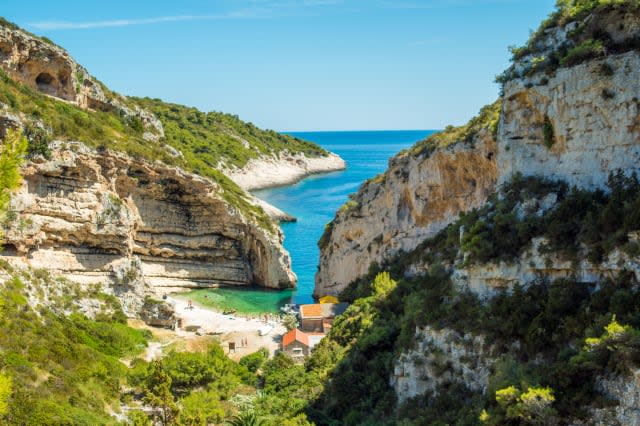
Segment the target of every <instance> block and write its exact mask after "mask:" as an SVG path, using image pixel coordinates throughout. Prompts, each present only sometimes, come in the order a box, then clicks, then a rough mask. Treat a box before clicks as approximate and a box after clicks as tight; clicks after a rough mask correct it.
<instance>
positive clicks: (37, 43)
mask: <svg viewBox="0 0 640 426" xmlns="http://www.w3.org/2000/svg"><path fill="white" fill-rule="evenodd" d="M0 66H1V67H2V69H4V70H5V71H6V72H7V74H8V75H9V77H11V78H12V79H13V80H15V81H18V82H20V83H23V84H25V85H26V86H29V87H31V88H33V89H35V90H37V91H39V92H42V93H45V94H47V95H49V96H52V97H54V98H58V99H62V100H64V101H67V102H70V103H73V104H75V105H78V106H79V107H81V108H85V109H92V110H99V111H117V112H118V113H119V114H121V115H123V116H125V117H135V118H137V119H139V120H140V121H141V123H142V124H143V126H144V128H145V132H144V137H145V139H146V140H149V141H157V140H159V139H160V138H162V137H163V136H164V131H163V128H162V123H160V120H158V119H157V118H156V117H155V116H154V115H153V114H151V113H150V112H148V111H146V110H144V109H143V108H140V107H139V106H137V105H127V103H126V101H125V100H124V98H122V97H120V96H118V95H116V94H113V93H105V89H104V88H103V86H102V85H101V84H100V83H99V82H98V81H97V80H96V79H94V78H93V77H92V76H91V75H90V74H89V73H88V72H87V70H86V69H84V68H83V67H82V66H80V65H79V64H78V63H77V62H76V61H74V60H73V58H71V56H69V53H68V52H67V51H66V50H64V49H62V48H61V47H59V46H56V45H55V44H53V43H49V42H47V41H45V40H43V39H40V38H38V37H35V36H33V35H30V34H27V33H25V32H24V31H20V30H18V29H14V28H9V27H5V26H0Z"/></svg>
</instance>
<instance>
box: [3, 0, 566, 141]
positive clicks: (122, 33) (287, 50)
mask: <svg viewBox="0 0 640 426" xmlns="http://www.w3.org/2000/svg"><path fill="white" fill-rule="evenodd" d="M554 3H555V0H182V1H168V0H155V1H147V0H135V1H134V0H109V1H96V2H88V1H86V0H82V1H77V0H65V1H51V0H30V1H28V2H27V1H24V0H3V1H2V9H0V15H2V16H4V17H5V18H6V19H9V20H10V21H13V22H15V23H17V24H18V25H20V26H21V27H23V28H25V29H27V30H29V31H31V32H33V33H36V34H38V35H44V36H46V37H49V38H50V39H52V40H53V41H55V42H56V43H58V44H60V45H61V46H63V47H64V48H66V49H67V50H68V51H69V52H70V53H71V55H72V56H73V57H74V58H75V59H76V60H77V61H78V62H80V63H81V64H82V65H83V66H85V67H86V68H87V69H88V70H89V72H90V73H91V74H92V75H94V76H96V77H97V78H98V79H100V80H102V81H103V82H104V83H106V84H107V85H108V86H109V87H110V88H111V89H113V90H116V91H118V92H120V93H122V94H126V95H134V96H149V97H152V98H161V99H163V100H165V101H169V102H175V103H180V104H185V105H189V106H195V107H197V108H199V109H201V110H204V111H211V110H216V111H224V112H228V113H232V114H237V115H239V116H240V118H242V119H244V120H247V121H251V122H253V123H254V124H256V125H258V126H260V127H263V128H270V129H274V130H278V131H302V130H306V131H313V130H394V129H398V130H400V129H405V130H406V129H441V128H444V127H445V126H446V125H448V124H456V125H457V124H463V123H464V122H466V121H467V120H468V119H469V118H471V117H472V116H473V115H475V114H476V113H477V111H478V110H479V109H480V107H482V106H483V105H485V104H488V103H491V102H493V101H494V100H495V99H496V98H497V96H498V92H499V87H498V85H497V84H496V83H494V78H495V76H496V75H497V74H499V73H500V72H501V71H502V70H504V69H505V68H506V67H507V66H508V65H509V57H510V55H509V52H508V49H507V47H508V46H510V45H521V44H523V43H524V42H525V41H526V39H527V38H528V35H529V32H530V31H531V30H533V29H535V28H537V27H538V24H539V23H540V21H541V20H542V19H544V18H545V17H546V16H547V15H548V14H549V13H550V12H551V11H552V9H553V5H554Z"/></svg>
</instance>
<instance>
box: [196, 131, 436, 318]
mask: <svg viewBox="0 0 640 426" xmlns="http://www.w3.org/2000/svg"><path fill="white" fill-rule="evenodd" d="M287 133H288V134H290V135H292V136H296V137H299V138H302V139H305V140H308V141H312V142H315V143H317V144H318V145H320V146H322V147H323V148H324V149H326V150H328V151H331V152H334V153H336V154H338V155H339V156H340V157H342V158H343V159H344V160H345V161H346V163H347V169H346V170H344V171H339V172H332V173H327V174H320V175H313V176H310V177H308V178H306V179H304V180H302V181H300V182H298V183H296V184H293V185H288V186H283V187H277V188H271V189H265V190H260V191H255V192H254V194H255V195H256V196H257V197H259V198H261V199H263V200H265V201H267V202H269V203H271V204H273V205H274V206H276V207H278V208H279V209H281V210H283V211H285V212H287V213H288V214H290V215H292V216H294V217H296V218H297V222H292V223H283V224H282V225H281V227H282V230H283V231H284V234H285V240H284V246H285V248H286V249H287V250H288V251H289V254H290V256H291V262H292V267H293V271H294V272H295V273H296V275H297V276H298V286H297V288H296V289H292V290H284V291H274V290H264V289H262V288H220V289H205V290H195V291H192V292H189V293H188V297H190V298H191V299H194V300H195V301H196V302H199V303H203V304H206V305H210V306H213V307H215V308H219V309H227V308H232V309H236V310H237V311H238V312H242V313H249V314H253V313H262V312H277V311H278V310H279V308H280V307H281V306H282V305H283V304H285V303H297V304H301V303H313V297H312V294H313V286H314V277H315V273H316V270H317V268H318V261H319V256H320V254H319V249H318V245H317V242H318V240H319V239H320V236H321V235H322V232H323V230H324V227H325V225H326V224H327V223H328V222H330V221H331V219H333V217H334V215H335V212H336V211H337V210H338V208H339V207H340V206H341V205H342V204H344V203H345V202H346V201H347V200H348V196H349V194H351V193H354V192H357V191H358V188H359V187H360V185H361V184H362V183H363V182H364V181H365V180H367V179H369V178H371V177H373V176H375V175H377V174H378V173H382V172H383V171H384V170H385V169H386V168H387V164H388V160H389V158H390V157H392V156H394V155H395V154H397V153H398V152H399V151H401V150H403V149H405V148H408V147H410V146H411V145H413V144H414V143H415V142H417V141H419V140H421V139H424V138H425V137H427V136H429V135H430V134H432V133H434V131H433V130H402V131H395V130H393V131H348V132H344V131H336V132H287ZM205 296H206V297H205Z"/></svg>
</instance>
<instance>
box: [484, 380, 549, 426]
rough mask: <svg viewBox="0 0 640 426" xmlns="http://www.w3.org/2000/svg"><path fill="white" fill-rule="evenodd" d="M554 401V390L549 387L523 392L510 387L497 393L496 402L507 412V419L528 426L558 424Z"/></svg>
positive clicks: (533, 388)
mask: <svg viewBox="0 0 640 426" xmlns="http://www.w3.org/2000/svg"><path fill="white" fill-rule="evenodd" d="M553 401H555V397H554V396H553V390H552V389H551V388H548V387H546V388H540V387H530V388H528V389H527V390H526V391H525V392H521V391H520V389H518V388H517V387H515V386H509V387H507V388H504V389H500V390H498V391H496V402H497V403H498V405H499V406H500V407H501V408H502V409H504V410H505V411H506V416H507V418H508V419H514V420H519V421H520V422H521V423H522V424H526V425H535V426H538V425H540V426H542V425H553V424H556V423H557V417H556V411H555V410H554V409H553V407H551V404H553ZM486 417H487V418H488V416H486Z"/></svg>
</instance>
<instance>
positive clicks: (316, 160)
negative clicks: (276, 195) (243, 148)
mask: <svg viewBox="0 0 640 426" xmlns="http://www.w3.org/2000/svg"><path fill="white" fill-rule="evenodd" d="M345 167H346V164H345V162H344V160H343V159H342V158H340V157H339V156H337V155H336V154H333V153H329V154H328V155H326V156H320V157H308V156H306V155H304V154H303V153H297V154H292V153H289V152H284V153H281V154H279V155H278V156H277V157H276V156H274V157H262V158H259V159H253V160H250V161H249V162H248V163H247V164H246V165H245V166H244V167H242V168H233V169H228V170H226V171H225V174H226V175H227V176H229V177H230V178H231V179H232V180H233V181H234V182H235V183H237V184H238V186H240V188H242V189H244V190H245V191H252V190H256V189H264V188H270V187H275V186H283V185H290V184H292V183H295V182H297V181H299V180H301V179H303V178H305V177H307V176H309V175H311V174H314V173H327V172H333V171H338V170H344V169H345Z"/></svg>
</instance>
